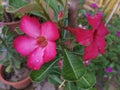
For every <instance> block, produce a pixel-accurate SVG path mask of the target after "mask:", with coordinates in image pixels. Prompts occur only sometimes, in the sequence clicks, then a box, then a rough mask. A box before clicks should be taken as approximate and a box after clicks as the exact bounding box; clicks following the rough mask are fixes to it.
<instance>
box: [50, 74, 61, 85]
mask: <svg viewBox="0 0 120 90" xmlns="http://www.w3.org/2000/svg"><path fill="white" fill-rule="evenodd" d="M48 81H49V82H50V83H52V84H57V85H60V84H61V83H62V81H61V79H60V77H58V76H57V75H49V76H48Z"/></svg>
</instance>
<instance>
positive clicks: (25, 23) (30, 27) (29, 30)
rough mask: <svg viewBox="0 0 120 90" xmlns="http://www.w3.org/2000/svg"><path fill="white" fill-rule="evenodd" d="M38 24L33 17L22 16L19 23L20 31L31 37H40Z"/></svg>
mask: <svg viewBox="0 0 120 90" xmlns="http://www.w3.org/2000/svg"><path fill="white" fill-rule="evenodd" d="M40 27H41V25H40V23H39V21H38V20H37V18H35V17H30V16H23V17H22V19H21V21H20V29H21V31H23V32H24V33H26V34H27V35H29V36H31V37H38V36H40Z"/></svg>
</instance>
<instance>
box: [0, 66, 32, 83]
mask: <svg viewBox="0 0 120 90" xmlns="http://www.w3.org/2000/svg"><path fill="white" fill-rule="evenodd" d="M3 68H4V66H3V65H1V64H0V81H2V82H4V83H5V84H9V85H15V84H20V83H23V82H25V81H28V80H30V77H29V76H28V77H26V78H24V79H22V80H20V81H17V82H12V81H7V80H5V79H4V78H3V75H2V74H3V73H2V72H3V70H4V69H3Z"/></svg>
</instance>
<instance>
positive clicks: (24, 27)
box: [13, 16, 59, 70]
mask: <svg viewBox="0 0 120 90" xmlns="http://www.w3.org/2000/svg"><path fill="white" fill-rule="evenodd" d="M20 29H21V31H22V32H24V33H25V34H26V35H23V36H18V37H17V38H15V40H14V42H13V46H14V48H15V49H16V51H17V52H18V53H20V54H21V55H22V56H27V66H28V67H29V68H30V69H32V70H39V69H40V67H41V66H42V65H43V64H44V63H47V62H49V61H51V60H52V59H54V58H55V56H56V53H57V52H56V43H55V40H57V39H58V38H59V32H58V29H57V26H56V25H55V24H54V23H53V22H50V21H47V22H45V23H42V24H40V23H39V21H38V20H37V18H34V17H30V16H23V17H22V19H21V21H20Z"/></svg>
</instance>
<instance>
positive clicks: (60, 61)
mask: <svg viewBox="0 0 120 90" xmlns="http://www.w3.org/2000/svg"><path fill="white" fill-rule="evenodd" d="M62 65H63V60H59V61H58V66H59V67H60V69H62Z"/></svg>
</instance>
